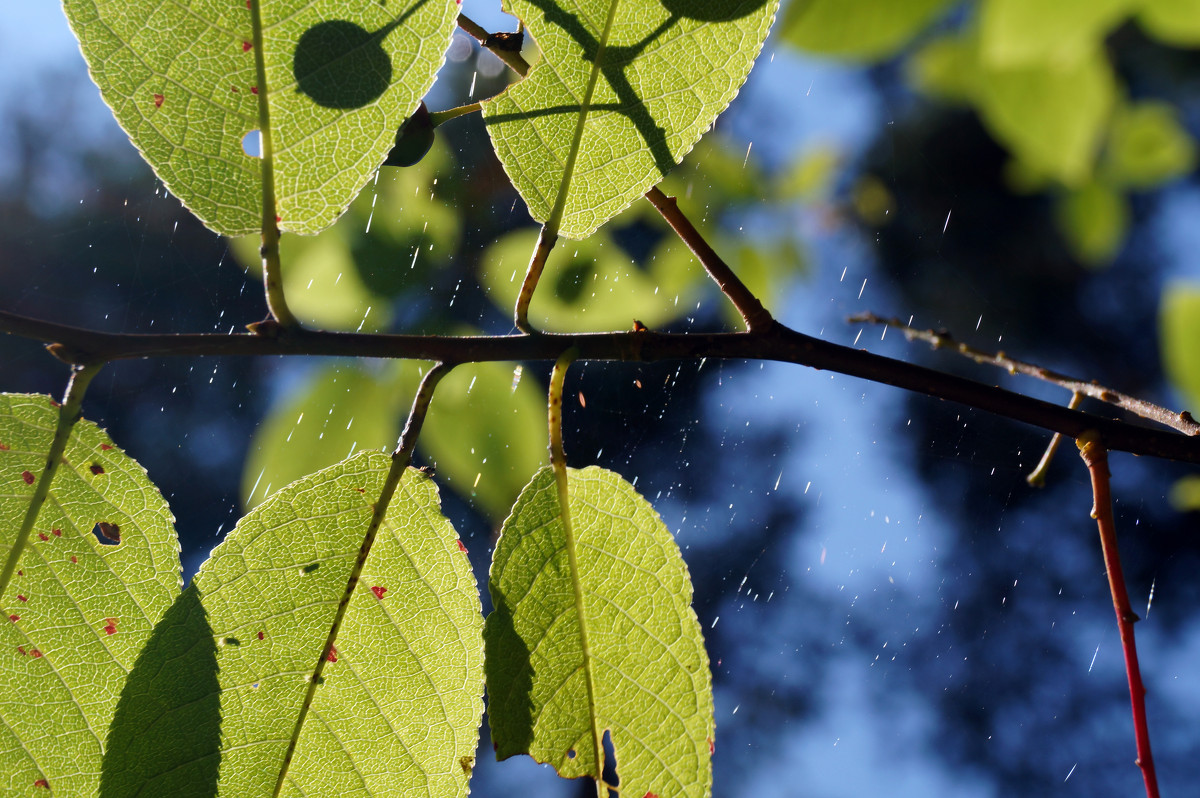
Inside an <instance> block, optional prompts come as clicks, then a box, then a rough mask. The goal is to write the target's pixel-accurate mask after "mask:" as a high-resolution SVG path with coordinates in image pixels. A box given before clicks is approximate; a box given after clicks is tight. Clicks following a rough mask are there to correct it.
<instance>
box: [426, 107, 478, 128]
mask: <svg viewBox="0 0 1200 798" xmlns="http://www.w3.org/2000/svg"><path fill="white" fill-rule="evenodd" d="M482 107H483V106H481V105H480V104H479V103H468V104H467V105H459V106H455V107H454V108H447V109H446V110H445V111H431V112H430V113H429V124H430V125H431V126H433V127H437V126H438V125H444V124H446V123H447V122H449V121H450V120H451V119H458V118H459V117H460V116H466V115H467V114H474V113H478V112H479V109H480V108H482Z"/></svg>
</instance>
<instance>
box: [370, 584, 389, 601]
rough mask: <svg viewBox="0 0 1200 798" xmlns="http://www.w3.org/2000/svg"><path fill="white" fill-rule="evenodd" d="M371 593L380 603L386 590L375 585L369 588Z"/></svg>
mask: <svg viewBox="0 0 1200 798" xmlns="http://www.w3.org/2000/svg"><path fill="white" fill-rule="evenodd" d="M371 592H372V593H374V594H375V598H377V599H380V600H381V601H382V600H383V594H384V593H386V592H387V588H386V587H381V586H379V585H375V586H374V587H372V588H371Z"/></svg>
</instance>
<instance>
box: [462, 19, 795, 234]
mask: <svg viewBox="0 0 1200 798" xmlns="http://www.w3.org/2000/svg"><path fill="white" fill-rule="evenodd" d="M777 4H778V0H728V1H727V2H721V3H717V2H710V3H697V2H692V0H567V2H562V3H556V2H554V1H553V0H506V2H505V3H504V10H505V11H507V12H508V13H510V14H513V15H514V16H516V17H518V18H520V19H521V20H523V21H524V22H525V24H526V26H527V28H528V30H529V32H530V33H531V34H532V35H533V37H534V39H535V40H536V42H537V44H538V46H539V47H540V48H541V51H542V59H541V60H540V61H539V62H538V63H537V64H535V65H534V66H533V67H532V68H531V69H530V71H529V74H528V76H527V77H525V79H523V80H521V81H519V82H517V83H515V84H513V85H512V86H510V87H509V88H508V89H507V90H506V91H505V92H503V93H502V94H500V95H499V96H497V97H496V98H494V99H492V100H489V101H487V102H484V103H483V118H484V122H485V123H486V124H487V128H488V133H489V134H490V135H491V137H492V144H493V145H494V146H495V148H496V154H497V155H498V156H499V157H500V162H501V163H502V164H503V165H504V169H505V171H506V172H507V173H508V176H509V179H511V180H512V182H513V185H514V186H515V187H516V189H517V191H518V192H519V193H520V194H521V197H522V199H524V200H525V204H526V205H527V206H528V207H529V212H530V214H531V215H532V216H533V218H534V219H536V220H537V221H539V222H542V223H544V224H546V225H547V226H548V227H549V228H550V229H551V230H552V231H555V232H557V233H560V234H562V235H565V236H568V237H570V238H586V237H587V236H589V235H591V234H592V233H593V232H594V231H595V230H596V228H598V227H599V226H600V225H602V224H604V223H605V222H606V221H608V220H609V219H610V218H612V217H613V216H614V215H616V214H617V213H619V212H620V211H622V210H623V209H625V208H626V207H628V206H629V204H630V203H631V202H633V201H634V200H635V199H636V198H637V197H639V196H641V195H642V194H643V193H645V191H646V190H647V189H649V188H650V187H651V186H653V185H655V184H656V183H658V182H659V181H660V180H662V178H663V176H664V175H666V174H667V172H668V171H670V170H671V168H672V167H673V166H675V164H677V163H678V162H679V161H680V159H681V158H683V156H684V155H685V154H686V153H687V152H688V150H690V149H691V148H692V146H693V145H695V143H696V141H697V140H699V138H700V136H701V135H702V134H703V133H704V132H705V131H706V130H708V129H709V127H711V126H712V123H713V122H714V121H715V120H716V118H717V115H718V114H720V113H721V112H722V111H723V110H724V109H725V107H726V106H727V105H728V104H729V102H730V101H731V100H732V99H733V97H734V96H735V95H736V94H737V91H738V89H739V88H740V87H741V85H742V83H743V82H744V81H745V79H746V76H747V74H749V72H750V67H751V66H752V65H753V64H754V60H755V58H756V57H757V56H758V52H759V50H760V49H761V47H762V43H763V41H764V40H765V39H766V36H767V31H768V30H769V29H770V26H771V21H772V20H773V19H774V15H775V8H776V6H777Z"/></svg>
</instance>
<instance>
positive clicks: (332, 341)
mask: <svg viewBox="0 0 1200 798" xmlns="http://www.w3.org/2000/svg"><path fill="white" fill-rule="evenodd" d="M256 329H258V330H259V331H260V332H259V334H253V333H237V334H230V335H225V334H221V333H190V334H180V335H171V334H153V335H146V334H130V333H107V332H97V331H93V330H85V329H81V328H78V327H70V326H67V325H63V324H56V323H54V322H48V321H40V320H36V319H29V318H26V317H23V316H19V315H17V314H14V313H9V312H6V311H0V332H8V333H13V334H16V335H20V336H22V337H24V338H31V339H34V340H39V341H45V342H47V343H50V346H49V347H48V348H49V349H50V351H51V352H52V353H53V354H55V355H56V356H57V357H58V358H59V359H61V360H63V361H65V362H67V363H71V364H78V365H86V364H89V363H95V362H100V361H108V360H122V359H130V358H143V357H180V356H200V355H235V356H250V355H256V356H262V355H310V356H311V355H329V356H339V357H378V358H393V359H410V360H435V361H440V362H443V363H446V364H448V365H453V364H457V363H476V362H484V361H497V360H500V361H517V360H547V361H548V360H554V359H556V358H557V357H558V356H559V355H560V354H562V353H563V351H565V350H566V349H568V348H570V347H572V346H577V347H579V357H580V359H581V360H626V361H637V362H643V363H649V362H655V361H661V360H700V359H702V358H731V359H737V360H775V361H779V362H783V363H796V364H799V365H802V366H809V367H810V368H815V369H822V370H829V371H836V372H838V373H840V374H846V375H848V376H851V377H859V378H862V379H865V380H870V381H871V382H879V383H884V384H886V385H893V386H896V387H897V388H904V389H906V390H910V391H914V392H916V393H921V394H925V395H927V396H933V397H936V398H938V399H945V400H947V401H952V402H957V403H959V404H963V405H966V406H968V407H973V408H975V409H977V410H983V411H985V412H988V413H992V414H994V415H997V416H1002V417H1004V418H1010V419H1013V420H1014V421H1021V422H1024V423H1026V424H1032V425H1033V426H1036V427H1041V428H1042V429H1046V430H1049V431H1051V432H1061V433H1062V434H1063V435H1067V436H1070V438H1071V439H1072V440H1074V439H1076V438H1078V437H1079V436H1081V435H1083V434H1084V433H1085V432H1087V431H1088V430H1089V429H1094V430H1098V431H1099V432H1100V433H1101V434H1102V435H1103V436H1104V440H1105V444H1106V445H1107V446H1108V448H1109V449H1110V450H1113V451H1123V452H1130V453H1133V454H1140V455H1147V456H1150V457H1161V458H1165V459H1168V460H1178V461H1181V462H1186V463H1197V464H1200V437H1192V436H1187V435H1180V434H1179V433H1174V432H1168V431H1166V430H1158V429H1149V428H1146V427H1144V426H1141V425H1138V424H1131V423H1129V422H1127V421H1120V420H1116V419H1111V418H1106V417H1104V416H1099V415H1095V414H1093V413H1085V412H1082V411H1079V410H1071V409H1068V408H1066V407H1062V406H1060V405H1055V404H1051V403H1049V402H1043V401H1041V400H1040V399H1033V398H1031V397H1028V396H1024V395H1022V394H1019V393H1014V392H1012V391H1006V390H1004V389H1002V388H998V387H995V386H992V385H985V384H983V383H980V382H975V381H974V380H968V379H965V378H963V377H958V376H955V375H952V374H944V373H942V372H940V371H935V370H934V369H930V368H925V367H924V366H918V365H914V364H912V363H905V362H904V361H901V360H893V359H891V358H887V357H883V356H881V355H876V354H872V353H871V352H866V351H863V350H861V349H852V348H850V347H846V346H840V345H838V344H834V343H830V342H828V341H822V340H821V339H819V338H813V337H812V336H809V335H804V334H803V333H799V332H796V331H795V330H791V329H789V328H787V327H785V326H783V325H782V324H779V323H778V322H773V323H771V324H770V325H768V326H767V327H766V328H765V329H760V330H756V331H750V332H736V333H656V332H651V331H649V330H635V331H632V332H607V333H576V334H569V335H561V334H549V333H538V334H536V335H504V336H453V337H451V336H426V335H381V334H367V333H342V332H321V331H317V330H309V329H307V328H299V329H295V328H284V327H281V326H278V325H261V324H260V325H259V326H258V327H257V328H256Z"/></svg>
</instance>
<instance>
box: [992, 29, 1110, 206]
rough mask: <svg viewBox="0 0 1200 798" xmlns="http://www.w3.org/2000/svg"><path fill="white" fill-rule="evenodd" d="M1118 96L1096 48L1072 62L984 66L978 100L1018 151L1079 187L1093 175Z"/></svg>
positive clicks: (1000, 135)
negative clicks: (996, 66) (1004, 66)
mask: <svg viewBox="0 0 1200 798" xmlns="http://www.w3.org/2000/svg"><path fill="white" fill-rule="evenodd" d="M1115 97H1116V79H1115V78H1114V77H1113V73H1112V66H1111V65H1110V64H1109V62H1108V58H1107V57H1106V56H1105V54H1104V51H1103V50H1101V49H1098V48H1097V49H1095V50H1092V51H1091V52H1090V53H1089V54H1087V55H1086V56H1082V57H1080V58H1079V59H1078V60H1077V61H1075V62H1072V63H1071V64H1069V65H1060V64H1035V65H1030V66H1021V67H1013V68H1005V69H1000V68H988V67H986V66H985V67H984V68H983V69H982V70H981V72H980V76H979V85H978V87H977V89H976V94H975V102H976V103H977V106H978V108H979V113H980V115H981V116H982V117H983V120H984V123H985V124H986V125H987V127H988V129H989V130H990V131H991V132H992V135H994V136H995V137H996V138H997V139H998V140H999V141H1000V142H1002V143H1003V144H1005V145H1006V146H1007V147H1008V149H1009V150H1010V151H1012V153H1013V154H1014V155H1016V156H1017V157H1018V158H1020V159H1022V160H1025V161H1028V162H1029V165H1030V168H1031V169H1032V170H1033V171H1035V172H1044V173H1046V174H1048V175H1050V176H1052V177H1054V178H1056V179H1057V180H1059V181H1060V182H1062V183H1063V184H1064V185H1067V186H1074V185H1079V184H1081V183H1083V182H1084V181H1085V180H1086V179H1087V178H1088V177H1089V176H1090V175H1091V172H1092V167H1093V165H1094V163H1095V159H1096V154H1097V152H1098V151H1099V149H1100V143H1101V141H1102V139H1103V136H1104V132H1105V130H1106V128H1107V125H1108V121H1109V113H1110V111H1111V110H1112V107H1113V103H1114V99H1115Z"/></svg>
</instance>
